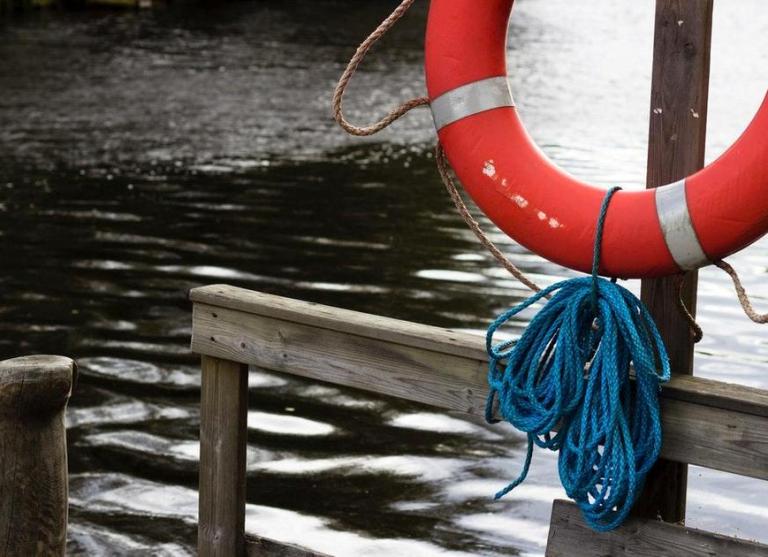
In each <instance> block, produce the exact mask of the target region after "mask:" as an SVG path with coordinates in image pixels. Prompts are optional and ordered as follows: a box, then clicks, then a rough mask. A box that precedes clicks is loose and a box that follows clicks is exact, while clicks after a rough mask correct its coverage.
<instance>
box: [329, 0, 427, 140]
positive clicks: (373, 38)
mask: <svg viewBox="0 0 768 557" xmlns="http://www.w3.org/2000/svg"><path fill="white" fill-rule="evenodd" d="M414 1H415V0H403V2H401V3H400V5H399V6H398V7H397V8H395V10H394V11H393V12H392V13H391V14H390V15H389V17H387V19H385V20H384V21H383V22H382V23H381V25H379V26H378V27H377V28H376V29H375V30H374V31H373V33H371V34H370V35H369V36H368V38H367V39H365V40H364V41H363V42H362V44H361V45H360V46H359V47H357V51H356V52H355V55H354V56H352V59H351V60H350V61H349V64H347V67H346V69H345V70H344V73H342V74H341V78H340V79H339V83H338V84H337V85H336V90H335V91H334V92H333V118H334V120H336V123H337V124H339V126H341V127H342V128H344V130H345V131H346V132H347V133H349V134H351V135H359V136H366V135H373V134H375V133H378V132H380V131H381V130H383V129H384V128H386V127H387V126H389V125H390V124H391V123H392V122H394V121H395V120H397V119H398V118H400V117H401V116H403V115H404V114H405V113H407V112H409V111H411V110H412V109H414V108H416V107H418V106H426V105H428V104H429V97H418V98H415V99H411V100H409V101H406V102H404V103H403V104H401V105H400V106H397V107H395V108H394V109H392V110H391V111H390V112H389V114H387V115H386V116H384V118H382V119H381V120H379V121H378V122H375V123H373V124H370V125H368V126H355V125H354V124H351V123H349V122H348V121H347V119H346V118H345V117H344V110H343V108H342V100H343V98H344V93H345V92H346V90H347V86H348V85H349V81H350V80H351V79H352V76H353V75H355V72H356V71H357V68H358V67H359V66H360V63H361V62H362V61H363V59H364V58H365V55H366V54H368V51H369V50H370V49H371V47H372V46H373V45H374V44H376V42H377V41H378V40H379V39H380V38H381V37H383V36H384V35H385V34H386V33H387V31H389V30H390V29H391V28H392V27H393V26H394V25H395V23H397V21H398V20H399V19H400V18H401V17H403V15H404V14H405V12H407V11H408V8H410V7H411V4H413V3H414Z"/></svg>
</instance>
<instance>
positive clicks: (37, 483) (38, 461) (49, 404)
mask: <svg viewBox="0 0 768 557" xmlns="http://www.w3.org/2000/svg"><path fill="white" fill-rule="evenodd" d="M74 375H75V364H74V362H73V361H72V360H70V359H69V358H62V357H59V356H27V357H23V358H14V359H12V360H5V361H2V362H0V553H1V554H2V555H3V556H4V557H29V556H30V555H64V550H65V549H66V543H67V496H68V483H67V437H66V431H65V428H64V411H65V409H66V405H67V400H69V396H70V393H71V391H72V383H73V378H74Z"/></svg>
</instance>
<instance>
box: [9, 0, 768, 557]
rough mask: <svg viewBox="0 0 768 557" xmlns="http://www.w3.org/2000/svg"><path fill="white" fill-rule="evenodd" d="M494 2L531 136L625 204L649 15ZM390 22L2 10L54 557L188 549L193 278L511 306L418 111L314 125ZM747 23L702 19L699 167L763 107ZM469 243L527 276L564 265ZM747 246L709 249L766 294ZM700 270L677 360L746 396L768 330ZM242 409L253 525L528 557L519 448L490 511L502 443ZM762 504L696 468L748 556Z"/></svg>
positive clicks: (722, 7)
mask: <svg viewBox="0 0 768 557" xmlns="http://www.w3.org/2000/svg"><path fill="white" fill-rule="evenodd" d="M518 4H519V5H518V7H517V12H516V15H515V17H514V19H513V23H512V28H511V35H510V49H511V51H510V73H511V75H512V81H513V87H514V90H515V94H516V95H515V96H516V99H517V100H518V102H519V104H520V107H521V108H520V109H521V111H522V114H523V117H524V119H525V121H526V123H527V125H528V126H529V129H530V131H531V133H532V134H533V136H534V137H535V138H536V140H537V141H538V143H539V144H540V145H541V146H542V148H543V149H544V151H545V152H546V153H547V154H548V155H549V156H551V157H552V158H553V159H554V160H555V161H556V162H557V163H558V164H560V165H561V166H563V167H564V168H566V169H567V170H569V171H570V172H573V173H574V174H576V175H578V176H579V177H581V178H584V179H588V180H591V181H594V182H598V183H600V184H602V185H605V186H608V185H613V184H621V185H623V186H625V187H641V184H642V182H643V177H644V168H645V156H646V155H645V148H646V135H647V112H648V106H647V103H648V101H647V99H648V94H649V75H650V57H651V32H652V25H653V22H652V10H653V2H650V1H648V2H612V1H610V0H590V1H589V2H582V3H579V5H578V6H577V5H576V4H575V3H572V2H567V1H566V0H520V1H519V2H518ZM393 6H394V2H392V1H386V2H354V1H352V0H346V1H341V0H335V1H332V0H321V1H314V2H274V1H267V2H248V3H237V4H226V5H221V6H215V7H209V8H206V9H202V8H197V7H193V6H174V7H170V8H167V9H159V10H155V11H149V12H137V13H134V12H129V13H122V12H95V13H94V12H82V13H55V12H41V13H33V14H29V15H27V16H25V17H23V18H17V19H10V20H5V21H3V22H0V82H2V84H3V91H4V93H3V95H2V99H1V100H0V163H1V164H0V210H1V211H2V215H3V218H2V219H1V220H0V261H2V262H3V273H2V274H1V275H0V317H1V319H0V327H1V328H2V332H3V334H2V335H0V349H1V352H2V356H3V357H6V356H7V357H10V356H13V355H17V354H20V353H30V352H47V353H50V352H58V353H62V354H70V355H73V356H76V357H78V358H79V359H80V365H81V379H80V384H79V386H78V390H77V393H76V396H75V398H74V399H73V401H72V407H71V409H70V412H69V416H68V425H69V443H70V447H71V451H70V458H71V471H72V474H73V477H72V495H71V500H72V513H71V522H72V526H71V534H70V537H71V542H70V549H71V551H72V552H73V553H75V554H87V555H97V554H110V553H112V554H114V553H117V554H153V555H187V554H193V545H194V537H195V524H194V523H195V516H196V493H195V489H196V477H197V471H196V458H197V444H196V441H197V425H198V416H199V414H198V402H197V401H198V396H199V391H198V390H199V376H198V371H197V364H196V362H195V359H194V358H193V357H192V356H191V355H190V354H189V353H188V350H187V343H188V339H189V334H190V312H189V309H190V308H189V305H188V303H187V302H186V300H185V293H186V291H187V290H188V289H189V288H191V287H194V286H198V285H202V284H207V283H212V282H228V283H232V284H236V285H239V286H243V287H247V288H253V289H258V290H263V291H267V292H273V293H277V294H281V295H286V296H292V297H296V298H301V299H306V300H312V301H317V302H321V303H327V304H332V305H336V306H342V307H346V308H351V309H357V310H362V311H367V312H372V313H379V314H383V315H388V316H393V317H398V318H403V319H410V320H415V321H420V322H426V323H431V324H435V325H440V326H451V327H460V328H464V329H467V330H472V331H480V330H482V329H483V327H484V326H485V325H486V324H487V322H488V321H489V320H490V319H491V318H492V316H494V315H495V314H496V313H498V312H499V311H500V310H502V309H503V308H506V307H508V306H509V305H511V304H513V303H514V302H515V301H517V300H519V299H520V298H521V297H523V296H524V295H525V292H524V290H523V289H522V288H521V287H520V286H519V285H517V284H516V283H515V282H514V281H513V280H511V279H510V278H509V277H508V276H506V275H505V273H504V272H503V271H501V270H499V269H498V268H497V267H496V266H495V265H494V264H493V262H492V261H491V259H490V258H489V257H488V256H486V255H485V254H484V253H482V252H481V251H480V249H479V247H478V246H477V244H476V243H475V241H474V240H473V238H472V236H471V234H470V233H469V232H468V231H467V230H466V229H465V228H464V226H463V223H462V222H461V221H460V219H459V218H458V217H457V216H456V215H455V214H454V212H453V211H452V209H451V205H450V202H449V201H448V200H447V198H446V196H445V195H444V192H443V190H442V186H441V185H440V184H439V181H438V180H437V178H436V173H435V170H434V165H433V161H432V160H431V154H430V153H431V143H432V141H433V139H432V132H431V128H430V121H429V118H428V115H427V114H426V113H425V112H424V111H422V112H420V113H417V114H412V115H409V116H408V117H407V118H405V119H404V120H403V121H401V122H398V123H397V124H396V125H395V126H393V128H392V129H391V130H388V131H386V132H384V133H383V134H382V135H381V136H379V137H378V138H375V139H373V140H358V139H349V138H347V137H345V136H344V135H343V133H341V132H340V131H338V130H336V129H335V128H334V127H333V124H332V122H331V120H330V118H329V116H328V114H329V107H328V100H329V94H330V91H331V89H332V86H333V82H334V80H335V78H336V77H337V76H338V74H339V73H340V71H341V69H342V67H343V64H344V62H345V60H346V58H347V57H348V56H349V55H350V54H351V52H352V49H353V46H354V45H355V44H356V42H358V41H359V40H360V39H361V38H362V37H363V36H364V35H365V34H366V32H367V31H368V30H370V29H371V28H372V27H373V26H374V25H375V24H376V23H377V21H378V20H380V19H381V18H382V17H383V16H384V15H385V13H386V12H387V11H388V10H389V9H391V7H393ZM759 7H761V6H760V4H758V0H743V1H742V2H731V3H724V2H720V3H718V4H717V8H716V9H717V14H716V26H715V30H714V46H715V50H714V54H713V64H714V66H713V72H712V98H711V115H710V136H709V158H710V159H712V158H713V157H714V156H716V155H717V153H719V152H721V151H722V150H723V149H724V148H725V147H726V146H727V145H728V144H730V142H732V141H733V139H735V137H736V136H737V134H738V133H739V132H740V130H741V129H743V127H744V126H745V125H746V123H747V122H748V121H749V118H750V117H751V114H752V113H753V112H754V110H755V109H756V108H757V106H758V104H759V102H760V100H761V99H762V95H763V94H764V92H765V83H766V82H768V75H767V70H766V68H768V64H767V63H766V62H767V61H768V60H766V57H768V43H767V42H766V41H768V39H767V38H766V37H768V21H766V20H765V18H756V17H753V16H754V14H757V13H761V12H760V11H758V10H759ZM424 22H425V10H424V6H420V7H418V8H417V9H416V10H415V12H414V13H413V14H410V15H409V16H408V18H407V19H406V20H404V21H403V23H402V25H401V26H400V27H399V28H398V29H397V30H396V31H395V32H394V34H393V36H392V37H390V38H388V39H387V40H385V41H384V43H383V44H382V48H380V49H377V50H376V52H375V56H374V57H373V58H372V59H371V60H370V61H368V62H366V64H365V66H364V68H363V70H362V71H361V73H360V74H359V75H358V77H357V78H356V81H355V82H354V84H353V87H352V89H351V91H350V95H349V101H348V106H349V110H350V115H351V117H353V118H354V119H356V120H358V121H363V120H365V119H366V118H367V117H368V115H369V114H371V113H372V112H376V111H379V112H381V111H382V110H383V109H384V107H389V106H391V105H393V104H395V103H396V102H398V101H399V100H400V99H402V98H405V97H409V96H415V95H419V94H420V93H421V91H422V85H421V79H422V72H421V59H422V55H421V41H422V36H423V26H424ZM492 236H493V239H494V240H495V241H497V242H499V243H501V244H502V245H503V246H504V248H505V249H506V250H507V251H508V252H509V253H510V254H511V255H512V257H513V258H514V259H515V261H516V262H518V263H519V264H520V265H522V266H523V267H524V268H525V269H526V271H528V272H529V273H532V274H533V275H534V276H535V277H536V278H537V280H539V281H541V282H544V283H547V282H552V281H555V280H557V279H559V278H561V277H562V276H564V275H567V274H568V273H567V272H566V271H564V270H563V269H560V268H558V267H556V266H553V265H552V264H550V263H548V262H546V261H543V260H541V259H539V258H538V257H536V256H534V255H532V254H529V253H527V252H525V251H524V250H522V249H521V248H520V247H519V246H516V245H515V244H513V243H511V242H509V241H508V240H506V239H505V238H504V237H503V236H502V235H501V234H498V233H494V234H493V235H492ZM767 247H768V245H767V244H766V242H764V241H763V242H759V243H758V244H757V245H755V246H753V247H752V248H750V249H749V250H747V251H746V252H745V253H743V254H740V255H739V256H737V257H734V258H733V260H732V262H733V263H734V264H735V265H736V266H737V268H738V269H739V270H740V271H741V272H742V274H743V276H744V279H745V282H746V283H747V284H748V286H749V288H750V290H751V292H752V293H753V297H754V298H755V301H756V302H757V304H758V305H764V306H765V305H768V300H767V298H768V285H766V283H765V281H764V280H763V279H764V277H765V272H766V267H767V266H768V249H767ZM701 276H702V282H701V286H700V299H701V311H700V314H701V317H700V321H701V324H702V325H703V327H704V329H705V332H706V336H705V338H704V341H703V342H702V343H701V344H700V345H699V346H698V348H697V358H698V359H697V373H699V374H700V375H703V376H707V377H713V378H717V379H722V380H728V381H735V382H738V383H742V384H748V385H754V386H762V387H766V386H768V380H767V379H766V377H768V373H766V371H768V365H767V364H766V361H767V359H768V348H766V346H767V345H768V343H767V342H766V333H765V331H764V329H760V328H758V327H757V326H754V325H752V324H751V323H749V322H748V321H747V320H746V319H745V318H744V317H743V316H742V315H741V314H740V312H739V310H738V307H737V305H736V303H735V300H734V298H733V295H732V293H731V290H730V287H729V285H728V282H727V280H726V277H724V276H722V275H721V274H720V273H719V271H713V270H705V271H704V272H702V274H701ZM633 287H636V286H634V285H633ZM529 317H530V316H529V315H528V316H524V317H523V320H524V319H527V318H529ZM523 324H524V321H520V322H519V325H521V326H522V325H523ZM250 403H251V412H250V414H249V432H248V437H249V452H248V476H249V486H248V503H249V506H248V528H249V530H251V531H253V532H258V533H261V534H265V535H269V536H272V537H275V538H278V539H282V540H285V541H290V542H294V543H300V544H305V545H308V546H311V547H313V548H315V549H318V550H321V551H326V552H332V553H336V554H340V555H355V556H357V555H409V556H411V555H412V556H417V555H423V556H432V555H440V556H450V555H478V554H480V555H540V554H541V553H542V551H543V544H544V543H545V539H546V527H547V521H548V518H549V510H550V501H551V500H552V499H553V498H554V497H558V496H560V494H561V490H560V488H559V483H558V481H557V478H556V467H555V459H554V458H553V457H552V456H551V455H544V454H537V455H536V457H535V461H534V469H533V473H532V475H531V477H530V478H529V480H528V483H527V484H526V485H524V486H522V487H521V488H520V489H518V490H517V491H516V492H515V493H514V494H513V495H511V496H509V497H507V498H506V499H505V500H504V501H503V502H501V503H492V502H491V501H490V495H491V494H492V493H494V492H495V491H496V490H497V489H498V488H499V487H500V486H501V485H503V484H504V482H505V481H506V480H508V479H510V478H511V477H513V476H515V475H516V474H517V471H518V468H519V465H520V460H521V453H520V449H521V444H520V441H521V438H520V437H519V436H518V435H517V434H515V433H514V432H512V431H510V430H509V429H505V428H499V427H494V428H489V427H487V426H485V425H483V424H481V423H476V422H470V421H467V420H465V419H463V418H460V417H457V416H443V415H441V414H440V413H436V412H435V411H434V410H432V409H427V408H423V407H418V406H416V405H411V404H405V403H402V402H397V401H391V400H386V399H383V398H378V397H375V396H370V395H366V394H362V393H357V392H353V391H349V390H345V389H340V388H336V387H332V386H327V385H319V384H311V383H308V382H305V381H302V380H298V379H294V378H290V377H283V376H279V375H275V374H271V373H262V372H259V371H257V370H253V371H252V373H251V377H250ZM736 493H738V497H736V496H734V494H736ZM767 495H768V491H767V490H766V488H765V487H764V486H763V484H762V483H760V482H755V481H751V480H745V479H742V478H737V477H734V476H730V475H728V474H721V473H716V472H711V471H704V470H699V469H692V472H691V493H690V495H689V515H690V523H691V524H692V525H694V526H700V527H705V528H709V529H714V530H718V531H722V532H726V533H731V534H738V535H741V536H744V537H748V538H757V539H764V540H765V539H766V536H765V534H764V532H763V528H762V525H763V524H764V522H765V514H766V510H765V506H764V504H763V501H764V500H765V497H766V496H767Z"/></svg>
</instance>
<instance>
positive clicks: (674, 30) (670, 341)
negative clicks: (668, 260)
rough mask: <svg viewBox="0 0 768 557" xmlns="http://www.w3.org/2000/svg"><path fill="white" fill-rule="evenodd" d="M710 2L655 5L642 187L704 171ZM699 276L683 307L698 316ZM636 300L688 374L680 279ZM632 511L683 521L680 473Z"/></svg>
mask: <svg viewBox="0 0 768 557" xmlns="http://www.w3.org/2000/svg"><path fill="white" fill-rule="evenodd" d="M712 7H713V0H657V1H656V27H655V36H654V46H653V49H654V51H653V77H652V83H651V107H650V131H649V140H648V180H647V182H648V183H647V186H648V187H649V188H655V187H659V186H662V185H664V184H669V183H672V182H676V181H677V180H680V179H682V178H684V177H686V176H688V175H690V174H692V173H694V172H695V171H697V170H699V169H700V168H701V167H702V166H704V147H705V139H706V130H707V102H708V92H709V66H710V46H711V37H712ZM697 277H698V274H697V273H696V272H690V273H687V274H686V277H685V281H684V284H683V289H682V299H683V300H684V302H685V304H686V306H687V307H688V308H689V309H690V311H691V313H692V314H693V315H695V314H696V290H697V282H698V279H697ZM641 299H642V300H643V302H644V303H645V304H646V306H648V309H649V310H650V312H651V314H652V315H653V317H654V319H655V320H656V324H657V325H658V327H659V331H660V332H661V336H662V338H663V339H664V343H665V345H666V347H667V351H668V352H669V358H670V362H671V364H672V369H673V370H674V371H675V373H679V374H691V373H693V340H692V337H691V334H690V332H689V328H688V324H687V322H686V320H685V318H684V317H683V315H682V313H681V312H680V309H679V308H678V306H677V299H678V289H677V279H675V278H662V279H653V280H643V281H642V286H641ZM648 477H649V481H648V482H647V484H646V490H645V492H644V494H643V496H642V497H641V499H640V501H639V502H638V504H637V505H636V507H635V512H636V513H638V515H639V516H645V517H649V518H655V517H657V516H660V517H661V518H662V519H664V520H667V521H669V522H678V521H681V520H683V519H684V518H685V491H686V484H687V479H688V469H687V467H686V466H685V465H681V464H678V463H671V462H666V461H664V460H660V461H659V462H658V463H657V464H656V466H655V467H654V469H653V470H652V471H651V472H650V474H649V475H648Z"/></svg>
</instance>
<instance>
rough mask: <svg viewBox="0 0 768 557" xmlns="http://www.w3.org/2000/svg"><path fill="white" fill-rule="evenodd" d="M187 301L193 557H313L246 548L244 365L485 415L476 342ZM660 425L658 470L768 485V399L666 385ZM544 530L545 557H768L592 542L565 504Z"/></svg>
mask: <svg viewBox="0 0 768 557" xmlns="http://www.w3.org/2000/svg"><path fill="white" fill-rule="evenodd" d="M190 298H191V300H192V302H193V303H194V308H193V328H192V331H193V332H192V350H193V351H195V352H197V353H199V354H202V364H203V383H202V385H203V387H202V388H203V390H202V413H201V426H200V443H201V453H200V468H201V474H200V519H199V520H200V523H199V542H198V543H199V551H200V555H201V556H213V555H216V556H237V555H243V554H245V552H246V551H247V552H249V553H248V554H249V555H287V554H290V555H296V556H298V555H316V553H312V552H310V551H305V550H301V549H299V548H295V547H294V548H291V550H290V551H291V552H290V553H285V552H284V551H285V550H283V549H281V547H282V546H281V544H279V543H277V542H270V541H269V540H255V539H247V538H246V537H245V534H244V521H245V451H246V413H247V393H248V383H247V369H248V365H253V366H258V367H259V368H262V369H268V370H273V371H278V372H283V373H290V374H292V375H298V376H301V377H307V378H310V379H316V380H319V381H325V382H330V383H334V384H337V385H344V386H347V387H353V388H357V389H362V390H365V391H371V392H375V393H378V394H384V395H390V396H394V397H398V398H402V399H406V400H411V401H415V402H421V403H424V404H429V405H432V406H435V407H438V408H443V409H446V410H452V411H458V412H465V413H468V414H475V415H483V412H484V404H485V393H486V392H487V384H486V379H485V375H486V370H487V365H488V360H487V355H486V353H485V349H484V343H483V339H482V338H480V337H477V336H474V335H468V334H465V333H460V332H456V331H452V330H449V329H440V328H436V327H429V326H426V325H419V324H415V323H409V322H405V321H399V320H396V319H388V318H384V317H379V316H375V315H368V314H364V313H358V312H354V311H348V310H343V309H336V308H331V307H327V306H322V305H317V304H311V303H307V302H301V301H297V300H291V299H287V298H281V297H278V296H272V295H269V294H261V293H258V292H253V291H249V290H243V289H240V288H235V287H231V286H225V285H214V286H206V287H202V288H197V289H194V290H192V292H191V294H190ZM662 418H663V426H664V446H663V449H662V454H663V456H664V458H666V459H668V460H670V461H672V462H676V463H690V464H697V465H700V466H706V467H708V468H714V469H717V470H723V471H726V472H733V473H736V474H741V475H745V476H750V477H753V478H761V479H768V428H766V425H768V419H767V418H768V391H764V390H758V389H751V388H746V387H740V386H738V385H732V384H728V383H722V382H719V381H710V380H706V379H699V378H694V377H691V376H685V375H678V376H674V377H673V379H672V380H671V381H670V383H669V384H668V385H666V386H665V387H664V389H663V391H662ZM552 524H553V527H552V529H551V531H550V539H549V543H548V548H547V555H548V556H550V557H555V556H566V555H567V556H569V557H580V556H584V557H586V556H590V557H592V556H594V555H611V556H627V557H635V556H638V557H639V556H650V555H660V556H664V555H669V556H672V555H675V556H681V555H683V556H684V555H690V556H705V555H729V556H730V555H734V556H736V555H749V556H752V555H762V556H768V546H763V545H760V544H755V543H750V542H746V541H741V540H736V539H733V538H728V537H724V536H717V535H714V534H710V533H706V532H699V531H695V530H692V529H689V528H684V527H682V526H676V525H673V524H667V523H663V522H658V521H656V520H649V519H642V518H637V519H633V520H632V521H630V522H629V523H628V524H627V525H626V526H624V527H622V528H620V529H618V530H616V531H614V532H612V533H610V534H607V535H596V534H594V533H593V532H591V531H590V530H588V529H587V528H585V527H584V526H583V525H582V523H581V519H580V518H579V517H578V516H577V512H576V510H575V507H574V506H573V505H572V504H571V503H566V502H557V503H556V504H555V505H554V508H553V516H552ZM281 551H282V552H281Z"/></svg>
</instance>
